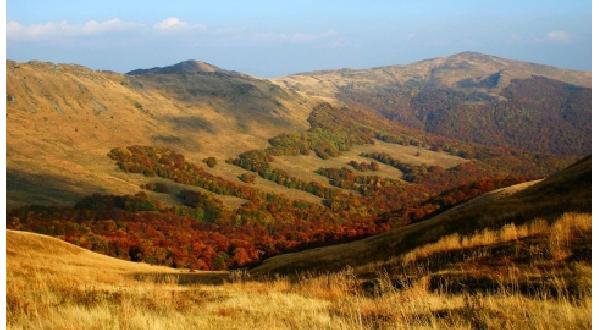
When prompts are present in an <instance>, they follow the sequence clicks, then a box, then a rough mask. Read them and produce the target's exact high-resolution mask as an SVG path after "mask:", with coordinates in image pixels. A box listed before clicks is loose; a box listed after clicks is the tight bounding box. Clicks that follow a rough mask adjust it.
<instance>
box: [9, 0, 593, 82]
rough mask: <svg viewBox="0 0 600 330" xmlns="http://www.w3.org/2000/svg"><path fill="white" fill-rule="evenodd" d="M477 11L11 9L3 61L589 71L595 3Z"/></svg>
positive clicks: (29, 4) (462, 7)
mask: <svg viewBox="0 0 600 330" xmlns="http://www.w3.org/2000/svg"><path fill="white" fill-rule="evenodd" d="M142 4H143V6H142ZM478 4H479V6H473V4H472V3H471V2H470V1H466V0H465V1H455V2H452V3H447V2H444V1H428V2H402V3H397V2H392V1H376V2H374V3H372V4H369V6H364V5H361V4H360V3H359V2H358V1H346V2H341V1H331V2H327V3H317V2H314V1H302V2H294V3H278V2H275V1H260V2H258V3H253V4H252V5H250V4H246V3H243V2H239V1H233V2H227V3H220V4H200V5H199V4H198V3H196V2H189V1H181V2H177V3H176V4H170V5H168V6H166V5H164V4H163V3H161V2H158V1H147V2H143V3H142V2H137V1H134V2H127V3H122V2H117V1H114V0H111V1H108V2H103V3H101V4H92V3H76V4H73V3H70V2H68V1H66V0H57V1H53V2H52V3H49V2H46V1H39V0H22V1H14V0H9V1H8V2H7V55H8V57H9V58H11V59H14V60H16V61H19V62H23V61H29V60H34V59H35V60H40V61H49V62H54V63H76V64H80V65H83V66H86V67H89V68H92V69H98V70H99V69H103V70H112V71H115V72H121V73H125V72H128V71H131V70H134V69H139V68H150V67H162V66H168V65H172V64H174V63H179V62H181V61H182V60H186V59H189V58H194V59H196V60H200V61H204V62H208V63H211V64H214V65H216V66H218V67H222V68H226V69H231V70H235V71H238V72H243V73H248V74H251V75H253V76H257V77H263V78H272V77H278V76H285V75H289V74H293V73H299V72H310V71H315V70H324V69H337V68H371V67H381V66H390V65H397V64H408V63H413V62H417V61H419V60H422V59H427V58H435V57H441V56H449V55H452V54H456V53H459V52H463V51H475V52H480V53H484V54H490V55H493V56H498V57H502V58H509V59H515V60H519V61H525V62H533V63H540V64H546V65H550V66H554V67H559V68H565V69H573V70H580V71H590V70H591V62H592V61H591V2H589V3H588V2H577V3H572V2H569V1H556V0H555V1H531V2H528V3H527V4H520V5H519V6H514V5H513V4H512V3H510V2H509V3H491V4H480V3H478Z"/></svg>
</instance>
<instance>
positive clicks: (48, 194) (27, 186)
mask: <svg viewBox="0 0 600 330" xmlns="http://www.w3.org/2000/svg"><path fill="white" fill-rule="evenodd" d="M107 192H108V191H107V190H106V189H103V188H100V187H98V186H94V185H90V184H85V183H82V182H79V181H75V180H71V179H68V178H64V177H59V176H52V175H46V174H37V173H27V172H24V171H20V170H15V169H7V170H6V197H7V204H8V208H9V210H10V209H13V208H16V207H19V206H21V205H25V204H35V205H65V204H71V203H74V202H76V201H78V200H80V199H81V198H83V197H84V196H86V195H88V194H90V193H107Z"/></svg>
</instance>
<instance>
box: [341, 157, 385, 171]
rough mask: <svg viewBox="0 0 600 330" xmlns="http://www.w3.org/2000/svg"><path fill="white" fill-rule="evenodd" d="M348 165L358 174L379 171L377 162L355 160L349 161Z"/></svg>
mask: <svg viewBox="0 0 600 330" xmlns="http://www.w3.org/2000/svg"><path fill="white" fill-rule="evenodd" d="M348 165H350V166H352V168H354V169H355V170H357V171H359V172H368V171H373V172H376V171H379V164H378V163H377V162H369V163H367V162H360V163H359V162H357V161H355V160H351V161H349V162H348Z"/></svg>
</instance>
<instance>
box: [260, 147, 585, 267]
mask: <svg viewBox="0 0 600 330" xmlns="http://www.w3.org/2000/svg"><path fill="white" fill-rule="evenodd" d="M591 166H592V160H591V157H587V158H585V159H583V160H581V161H579V162H577V163H576V164H574V165H572V166H570V167H568V168H566V169H565V170H563V171H561V172H559V173H557V174H555V175H553V176H550V177H548V178H547V179H545V180H543V181H540V182H529V183H524V184H520V185H517V186H512V187H508V188H504V189H500V190H496V191H493V192H490V193H488V194H485V195H483V196H480V197H478V198H476V199H473V200H471V201H469V202H467V203H465V204H462V205H459V206H457V207H455V208H453V209H451V210H449V211H447V212H444V213H442V214H440V215H438V216H435V217H433V218H432V219H429V220H426V221H423V222H419V223H415V224H412V225H409V226H406V227H401V228H398V229H394V230H391V231H390V232H387V233H383V234H380V235H376V236H373V237H370V238H367V239H363V240H358V241H354V242H351V243H347V244H339V245H332V246H327V247H322V248H318V249H312V250H306V251H302V252H298V253H291V254H284V255H279V256H275V257H273V258H270V259H267V260H266V261H265V262H264V263H263V264H262V265H260V266H258V267H256V268H254V269H253V272H254V273H258V274H264V273H294V272H299V271H305V270H314V271H324V270H327V271H332V270H339V269H342V268H343V267H345V266H346V265H353V266H358V265H361V264H365V263H367V262H373V261H378V260H385V259H388V258H390V257H393V256H398V255H401V254H403V253H406V252H408V250H410V249H413V248H415V247H417V246H419V245H423V244H428V243H432V242H434V241H436V240H438V239H440V238H441V237H443V236H445V235H448V234H452V233H458V234H469V233H473V232H475V231H477V230H481V229H483V228H498V227H501V226H503V225H504V224H506V223H507V222H515V223H517V224H518V223H523V222H525V221H528V220H531V219H533V218H534V217H542V216H545V217H555V216H558V215H560V214H561V213H562V212H565V211H587V212H591V197H592V188H591V181H592V180H591V178H592V172H591V171H592V170H591V168H592V167H591Z"/></svg>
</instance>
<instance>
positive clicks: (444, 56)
mask: <svg viewBox="0 0 600 330" xmlns="http://www.w3.org/2000/svg"><path fill="white" fill-rule="evenodd" d="M463 53H475V54H479V55H482V56H490V57H498V58H502V59H506V60H511V61H517V62H522V63H531V64H540V65H547V66H550V67H554V68H557V69H563V70H571V71H579V72H589V73H591V72H592V70H591V69H590V70H579V69H571V68H566V67H560V66H554V65H550V64H545V63H536V62H530V61H525V60H521V59H518V58H506V57H501V56H496V55H494V54H485V53H481V52H478V51H471V50H465V51H460V52H456V53H452V54H446V55H440V56H434V57H428V58H422V59H418V60H415V61H412V62H407V63H391V64H383V65H378V66H368V67H331V68H320V69H309V70H307V71H301V72H291V73H287V74H285V75H281V76H271V77H262V76H257V75H254V74H250V73H248V72H243V71H238V70H233V71H235V72H238V73H241V74H249V75H251V76H254V77H256V78H263V79H273V78H278V77H286V76H292V75H295V74H304V73H311V72H318V71H328V70H343V69H349V70H363V69H374V68H381V67H391V66H402V65H411V64H415V63H418V62H422V61H427V60H431V59H436V58H446V57H451V56H456V55H460V54H463ZM7 61H15V62H17V63H27V62H42V63H52V64H62V65H81V66H84V67H86V68H89V69H92V70H96V71H113V72H116V73H120V74H129V72H131V71H135V70H140V69H141V70H146V69H154V68H165V67H170V66H173V65H176V64H179V63H184V62H189V61H195V62H202V63H207V64H210V65H213V66H216V67H218V68H220V69H225V70H230V68H227V67H223V66H220V65H219V64H216V63H212V62H206V61H203V60H202V59H194V58H188V59H185V60H180V61H177V62H174V63H166V64H164V65H159V66H153V67H138V68H132V69H130V70H126V71H116V70H112V69H107V68H101V67H100V68H93V67H90V66H86V65H82V64H80V63H69V62H54V61H47V60H43V59H30V60H25V61H18V60H15V59H12V58H7Z"/></svg>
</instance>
